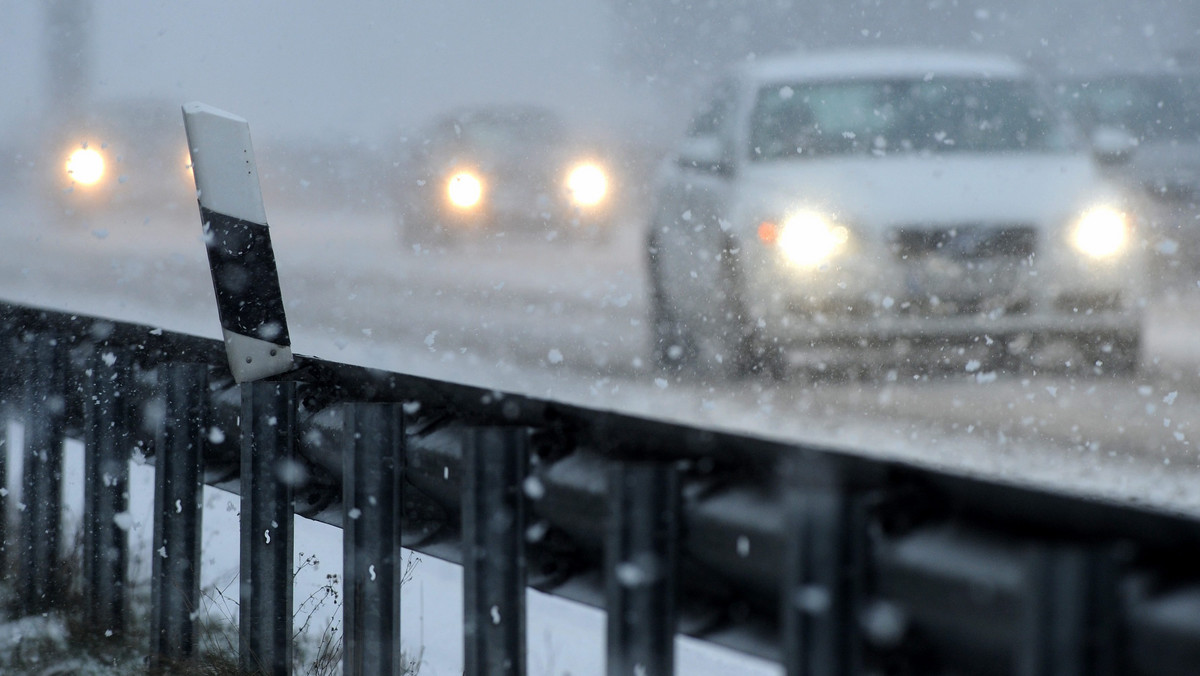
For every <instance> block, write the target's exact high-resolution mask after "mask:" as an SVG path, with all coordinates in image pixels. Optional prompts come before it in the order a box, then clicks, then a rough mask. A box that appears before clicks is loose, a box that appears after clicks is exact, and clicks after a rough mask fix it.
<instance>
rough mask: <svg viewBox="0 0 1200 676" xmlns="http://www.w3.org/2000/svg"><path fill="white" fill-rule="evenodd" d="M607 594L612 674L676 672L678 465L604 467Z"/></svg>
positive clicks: (609, 670) (650, 675) (640, 675)
mask: <svg viewBox="0 0 1200 676" xmlns="http://www.w3.org/2000/svg"><path fill="white" fill-rule="evenodd" d="M608 504H609V509H608V528H607V540H606V542H605V596H606V603H605V606H606V609H607V612H608V668H607V673H608V674H609V676H670V675H671V674H674V673H675V626H676V619H677V613H678V611H677V608H676V597H675V595H676V583H677V580H676V575H677V570H678V568H677V566H678V558H679V554H678V550H679V525H680V508H681V504H680V495H679V473H678V471H677V470H676V469H675V467H673V466H671V465H666V464H662V463H631V462H621V463H618V464H617V465H615V466H614V467H612V468H611V469H610V470H609V473H608Z"/></svg>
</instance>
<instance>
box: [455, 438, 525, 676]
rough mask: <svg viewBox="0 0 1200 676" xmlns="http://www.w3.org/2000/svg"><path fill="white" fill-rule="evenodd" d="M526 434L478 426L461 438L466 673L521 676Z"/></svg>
mask: <svg viewBox="0 0 1200 676" xmlns="http://www.w3.org/2000/svg"><path fill="white" fill-rule="evenodd" d="M528 452H529V435H528V431H527V430H526V429H524V428H521V427H481V428H476V429H472V430H469V431H468V432H467V433H466V435H465V436H464V439H463V496H462V508H463V509H462V537H463V542H462V546H463V606H464V608H463V663H464V665H465V673H466V674H467V676H500V675H501V674H524V673H525V579H526V571H525V500H524V496H523V486H522V482H524V480H525V475H526V468H527V466H528Z"/></svg>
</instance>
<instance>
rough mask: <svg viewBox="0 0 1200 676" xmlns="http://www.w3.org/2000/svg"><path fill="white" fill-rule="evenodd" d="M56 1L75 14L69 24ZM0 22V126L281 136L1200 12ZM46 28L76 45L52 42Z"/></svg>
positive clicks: (262, 14) (1016, 9) (1073, 62)
mask: <svg viewBox="0 0 1200 676" xmlns="http://www.w3.org/2000/svg"><path fill="white" fill-rule="evenodd" d="M55 6H58V7H60V8H62V9H63V12H64V14H63V16H66V17H68V19H69V20H68V21H67V22H66V24H65V26H64V27H61V28H60V29H58V30H55V29H53V28H52V27H51V25H50V24H51V23H52V22H51V20H50V17H51V16H52V14H53V11H52V8H53V7H55ZM71 17H74V19H70V18H71ZM79 17H84V18H83V19H82V20H79ZM72 24H74V25H72ZM0 26H2V28H0V36H2V38H3V39H0V63H2V64H3V68H0V88H2V90H3V91H4V92H5V97H4V103H3V104H0V125H2V126H3V129H4V132H3V134H2V135H3V136H9V137H11V136H12V135H13V134H14V133H16V131H15V130H16V129H19V128H21V127H22V126H27V125H29V124H31V123H32V122H33V121H35V120H37V119H39V118H40V117H42V116H43V115H44V113H45V111H46V110H47V108H48V107H50V106H51V104H52V102H56V103H57V104H58V105H68V104H70V103H71V102H73V101H74V102H82V101H86V100H89V99H114V98H122V97H132V96H136V97H146V96H154V97H162V98H165V99H171V100H178V101H180V102H183V101H187V100H193V99H202V100H205V101H209V102H211V103H212V104H213V105H218V106H222V107H225V108H227V109H230V110H236V111H239V113H241V114H242V115H244V116H246V117H247V118H249V119H252V120H254V121H255V123H256V126H257V128H259V129H261V130H263V132H267V131H268V130H269V133H273V134H281V135H296V134H297V133H313V132H321V133H332V134H341V135H343V136H345V135H363V136H366V137H386V136H388V135H390V134H393V133H395V131H396V129H397V128H399V127H405V126H409V125H413V124H417V123H419V122H421V121H423V120H424V119H426V118H428V117H429V116H431V115H433V114H434V113H436V112H439V111H442V110H445V109H446V108H449V107H454V106H457V105H462V104H470V103H494V102H532V103H541V104H548V105H552V106H555V107H556V108H559V109H561V110H562V111H563V112H564V113H565V114H568V115H570V116H572V117H574V118H576V119H580V120H584V121H588V122H606V123H608V124H610V125H614V126H620V127H624V128H625V129H636V128H641V129H643V130H646V129H648V130H658V129H662V128H666V129H673V127H672V125H676V126H677V125H678V122H679V120H680V119H681V118H682V117H683V116H684V114H683V113H682V112H681V110H682V108H681V106H679V103H680V101H679V96H680V95H683V96H685V97H686V96H691V95H694V92H695V91H696V90H697V88H698V87H700V86H703V85H704V84H705V83H706V82H707V81H708V80H710V79H711V78H712V76H713V74H714V73H715V72H717V71H718V70H720V69H722V68H723V67H725V66H726V65H727V64H728V63H730V62H734V61H737V60H742V59H746V58H752V57H754V56H761V55H763V54H768V53H771V52H774V51H779V50H782V49H795V48H805V47H807V48H826V47H845V46H855V47H857V46H872V45H876V46H877V45H897V44H906V45H911V44H921V45H928V46H934V47H970V48H980V49H988V50H996V51H1004V52H1008V53H1011V54H1013V55H1015V56H1018V57H1020V58H1023V59H1026V60H1029V61H1031V62H1034V63H1038V64H1042V65H1051V66H1054V67H1060V66H1066V67H1073V66H1078V65H1081V64H1092V65H1094V64H1096V63H1105V62H1110V63H1127V62H1130V61H1138V62H1141V63H1146V62H1153V61H1160V60H1161V59H1163V58H1169V57H1175V56H1179V55H1181V54H1184V55H1185V56H1186V55H1187V54H1188V52H1189V50H1191V56H1192V57H1194V56H1195V53H1194V51H1195V50H1194V48H1193V47H1192V45H1193V44H1194V42H1195V40H1196V38H1197V30H1198V29H1200V9H1198V8H1197V6H1196V5H1195V3H1191V2H1188V1H1187V0H1154V1H1152V2H1136V1H1132V0H1130V1H1117V0H1108V1H1107V2H1104V3H1097V2H1091V1H1089V0H1061V1H1060V2H1057V3H1053V4H1051V5H1047V4H1046V3H1043V2H1038V1H1035V0H1014V1H1010V2H989V1H988V0H961V1H957V0H932V1H926V0H921V1H920V2H917V1H915V0H902V1H898V2H893V1H889V2H884V3H880V2H855V3H850V4H846V3H826V2H816V1H813V0H771V1H770V2H757V1H755V2H749V1H745V0H736V1H732V2H730V1H716V0H678V1H675V2H663V3H654V4H645V3H634V2H628V1H626V0H572V1H570V2H562V1H556V0H520V1H519V2H511V3H503V4H500V3H487V2H477V1H472V0H445V1H441V2H435V3H418V2H401V3H397V2H383V1H371V2H356V3H349V4H346V5H342V4H331V3H325V2H318V1H301V2H262V3H252V4H247V3H241V2H233V1H229V0H222V1H217V2H205V3H188V4H182V5H181V4H179V3H170V2H139V3H94V4H89V3H87V2H73V1H67V0H58V1H57V2H49V3H22V2H8V3H4V4H3V5H0ZM52 36H59V38H61V40H60V44H61V45H62V46H63V50H64V52H65V53H66V54H68V55H69V56H62V55H60V56H57V57H56V56H55V54H56V51H55V50H56V49H57V47H55V46H53V45H52V44H51V42H52V41H53V39H52Z"/></svg>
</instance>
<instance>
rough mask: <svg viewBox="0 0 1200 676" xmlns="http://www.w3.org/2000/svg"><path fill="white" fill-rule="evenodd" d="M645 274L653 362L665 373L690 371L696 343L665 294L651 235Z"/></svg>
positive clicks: (647, 248)
mask: <svg viewBox="0 0 1200 676" xmlns="http://www.w3.org/2000/svg"><path fill="white" fill-rule="evenodd" d="M646 254H647V268H646V269H647V273H648V274H647V277H648V279H649V282H650V289H649V291H650V331H651V334H650V340H651V346H650V349H651V354H652V355H653V358H654V364H655V366H657V367H658V369H659V370H661V371H665V372H667V373H679V372H681V371H685V370H691V369H692V368H694V367H695V364H696V342H695V340H694V339H693V338H692V336H691V334H690V332H689V331H688V330H687V328H686V327H685V326H684V324H683V323H682V322H681V321H680V320H679V318H678V317H677V316H676V313H675V311H674V308H673V305H674V303H672V301H671V299H670V298H668V297H667V293H666V290H665V289H664V287H663V282H662V270H661V268H660V264H659V258H658V256H659V249H658V242H657V240H656V239H655V238H654V237H651V238H650V239H649V240H648V241H647V244H646Z"/></svg>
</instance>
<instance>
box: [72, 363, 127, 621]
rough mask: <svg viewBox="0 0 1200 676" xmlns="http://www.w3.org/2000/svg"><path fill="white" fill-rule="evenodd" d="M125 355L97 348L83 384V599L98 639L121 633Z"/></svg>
mask: <svg viewBox="0 0 1200 676" xmlns="http://www.w3.org/2000/svg"><path fill="white" fill-rule="evenodd" d="M128 359H129V355H128V353H126V352H118V351H116V350H112V349H110V348H107V347H105V346H100V347H98V348H97V349H96V351H95V353H94V354H93V355H92V360H91V364H90V369H91V374H90V375H89V376H88V377H87V380H86V390H85V396H84V397H83V409H84V430H83V431H84V440H83V448H84V456H83V465H84V481H83V596H84V619H85V623H86V625H87V626H88V627H89V628H90V629H91V630H92V631H94V632H95V633H97V634H99V635H101V636H111V635H112V634H115V633H121V632H123V631H124V629H125V619H126V618H125V603H126V594H125V574H126V567H127V563H128V559H129V537H128V533H127V532H126V531H127V530H128V526H126V528H121V527H120V526H118V524H117V520H118V518H120V517H119V516H118V515H121V514H123V513H124V512H125V510H126V509H127V508H128V504H129V448H128V444H129V439H130V435H129V430H130V429H131V425H130V423H131V418H132V416H131V415H130V412H129V411H128V410H127V407H126V401H125V398H124V392H123V390H124V389H125V385H126V382H127V376H128V372H129V364H128Z"/></svg>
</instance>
